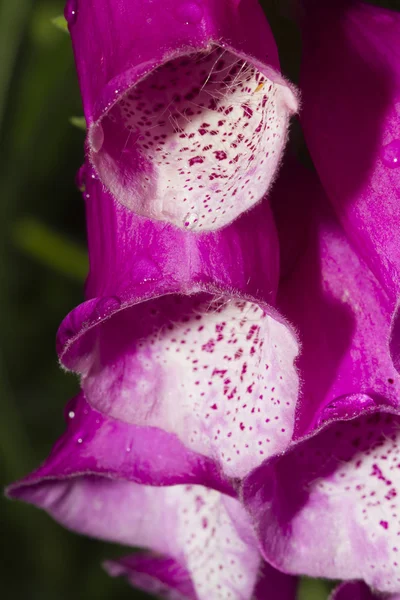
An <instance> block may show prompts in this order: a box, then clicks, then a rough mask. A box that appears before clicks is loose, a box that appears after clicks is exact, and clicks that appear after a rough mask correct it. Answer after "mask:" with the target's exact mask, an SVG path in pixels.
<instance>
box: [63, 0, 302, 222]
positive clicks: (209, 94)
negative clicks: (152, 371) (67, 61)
mask: <svg viewBox="0 0 400 600" xmlns="http://www.w3.org/2000/svg"><path fill="white" fill-rule="evenodd" d="M66 16H67V20H68V21H69V28H70V32H71V36H72V43H73V47H74V52H75V60H76V65H77V70H78V76H79V81H80V86H81V92H82V99H83V105H84V111H85V116H86V120H87V123H88V138H87V151H88V155H89V157H90V161H91V163H92V165H93V167H94V169H95V171H96V172H97V174H98V175H99V177H100V179H101V181H102V182H103V184H104V185H105V186H106V188H107V189H108V190H109V191H110V192H111V194H112V195H113V196H114V198H116V199H117V200H118V201H119V202H121V203H122V204H124V205H125V206H127V207H128V208H129V209H130V210H132V211H134V212H135V213H137V214H139V215H143V216H146V217H150V218H152V219H158V220H161V221H166V222H169V223H173V224H174V225H176V226H178V227H179V228H181V229H192V230H193V231H198V232H201V231H207V230H215V229H219V228H221V227H222V226H224V225H227V224H228V223H230V222H231V221H233V220H234V219H235V218H236V217H237V216H238V215H240V214H241V213H242V212H243V211H246V210H247V209H249V208H250V207H252V206H253V205H255V204H256V203H257V202H259V201H260V200H261V198H262V197H263V195H264V193H265V192H266V190H267V188H268V187H269V185H270V183H271V181H272V179H273V177H274V174H275V172H276V170H277V167H278V164H279V161H280V157H281V154H282V151H283V148H284V145H285V141H286V137H287V127H288V120H289V117H290V115H291V113H293V112H295V111H296V109H297V100H296V96H295V93H294V92H293V90H292V89H291V87H290V86H289V85H288V84H287V82H286V81H284V80H283V78H282V76H281V75H280V73H279V61H278V55H277V50H276V46H275V42H274V39H273V36H272V33H271V30H270V28H269V26H268V23H267V21H266V19H265V17H264V15H263V12H262V10H261V8H260V6H259V4H258V2H257V0H197V1H189V0H182V1H179V2H178V1H176V0H168V1H165V0H153V1H152V2H148V1H147V0H136V1H135V2H132V0H120V1H119V2H113V1H111V0H85V1H84V2H83V1H77V0H69V2H68V4H67V8H66Z"/></svg>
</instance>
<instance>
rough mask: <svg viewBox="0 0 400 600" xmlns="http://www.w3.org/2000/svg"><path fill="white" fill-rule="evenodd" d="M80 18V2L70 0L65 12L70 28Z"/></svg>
mask: <svg viewBox="0 0 400 600" xmlns="http://www.w3.org/2000/svg"><path fill="white" fill-rule="evenodd" d="M77 16H78V1H77V0H68V1H67V4H66V6H65V10H64V17H65V19H66V21H67V23H68V25H69V26H71V25H73V24H74V23H75V22H76V18H77Z"/></svg>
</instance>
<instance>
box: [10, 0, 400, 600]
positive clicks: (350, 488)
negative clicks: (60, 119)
mask: <svg viewBox="0 0 400 600" xmlns="http://www.w3.org/2000/svg"><path fill="white" fill-rule="evenodd" d="M300 5H301V7H302V17H303V25H302V26H303V35H304V55H303V59H302V60H303V64H302V83H301V88H302V94H303V112H302V116H301V119H302V124H303V128H304V132H305V137H306V141H307V143H308V146H309V149H310V152H311V155H312V157H313V159H314V161H315V166H316V169H317V172H318V175H319V178H320V181H319V179H318V178H317V177H316V176H315V174H314V173H312V172H306V171H305V170H303V169H301V168H300V167H299V165H298V164H297V163H294V162H293V161H291V160H290V159H288V160H287V163H286V164H285V165H284V167H283V169H282V170H281V173H280V177H279V178H278V180H277V181H276V183H275V185H274V188H273V189H272V191H270V192H269V198H270V200H271V205H270V204H269V202H268V200H267V198H264V200H263V201H261V200H262V198H263V196H264V195H265V193H266V191H267V190H269V186H270V184H271V182H272V181H273V179H274V177H275V174H276V172H277V169H278V166H279V164H280V159H281V156H282V152H283V148H284V145H285V141H286V137H287V128H288V121H289V117H290V114H291V113H293V112H295V111H296V109H297V100H296V93H295V91H294V88H292V87H291V86H290V85H288V84H287V83H286V81H285V80H284V79H283V78H282V76H281V75H280V73H279V64H278V58H277V52H276V47H275V43H274V40H273V37H272V34H271V31H270V29H269V26H268V24H267V23H266V21H265V19H264V17H263V14H262V12H261V9H260V7H259V5H258V3H257V2H256V0H203V1H200V0H198V1H188V0H186V1H182V2H181V1H179V2H178V1H176V0H164V1H163V2H161V1H159V0H136V1H133V0H118V1H113V0H96V2H95V1H94V0H86V1H85V2H76V0H75V1H74V0H70V1H69V2H68V4H67V8H66V17H67V20H68V23H69V29H70V32H71V36H72V42H73V47H74V52H75V59H76V65H77V70H78V75H79V81H80V86H81V91H82V97H83V104H84V110H85V117H86V120H87V125H88V134H87V140H86V162H85V165H84V167H82V169H81V171H80V173H79V177H78V180H79V181H78V183H79V187H80V188H81V189H82V191H83V195H84V199H85V205H86V217H87V231H88V246H89V259H90V272H89V276H88V279H87V282H86V287H85V301H84V302H83V303H82V304H81V305H80V306H78V307H76V308H75V309H74V310H72V312H71V313H70V314H69V315H68V316H67V317H66V318H65V319H64V321H63V323H62V324H61V326H60V329H59V332H58V337H57V350H58V355H59V358H60V363H61V365H62V366H63V367H64V368H65V369H67V370H70V371H73V372H75V373H77V374H78V376H79V378H80V384H81V392H80V394H79V395H78V397H77V398H75V399H74V400H73V401H72V402H71V403H70V404H69V405H68V407H67V411H66V418H67V423H68V427H67V432H66V433H65V435H64V436H63V437H62V438H61V440H60V441H59V442H58V443H57V444H56V446H55V447H54V449H53V451H52V453H51V455H50V457H49V458H48V459H47V461H46V462H45V463H44V464H43V465H42V466H41V467H40V468H39V469H38V470H37V471H35V472H34V473H32V474H30V475H28V476H27V477H26V478H25V479H23V480H22V481H20V482H17V483H16V484H14V485H12V486H11V487H10V488H9V490H8V493H9V495H10V496H11V497H13V498H20V499H23V500H26V501H28V502H31V503H33V504H35V505H37V506H39V507H41V508H44V509H45V510H47V511H48V512H49V513H50V514H51V515H52V516H53V517H54V518H55V519H57V520H58V521H60V522H61V523H62V524H64V525H65V526H67V527H69V528H71V529H73V530H75V531H78V532H80V533H85V534H88V535H91V536H94V537H98V538H101V539H106V540H110V541H114V542H119V543H123V544H127V545H130V546H141V547H143V548H144V549H145V550H146V552H145V553H139V554H133V555H131V556H128V557H127V558H122V559H120V560H117V561H114V562H108V563H106V565H105V568H106V569H107V571H108V572H109V573H110V574H111V575H112V576H124V577H125V578H126V579H127V580H128V581H129V582H130V583H132V584H133V585H136V586H138V587H140V588H143V589H144V590H146V591H150V592H154V593H157V594H159V595H161V596H163V597H168V598H172V599H175V600H209V599H211V600H214V599H215V600H218V599H221V600H250V599H251V600H264V599H265V598H266V597H270V598H271V600H294V597H295V587H296V576H297V575H308V576H312V577H326V578H331V579H335V580H336V579H337V580H341V581H343V582H344V583H342V584H341V585H340V586H339V587H338V588H337V589H336V591H335V592H334V593H333V596H332V600H347V599H350V598H352V599H356V598H358V599H359V600H373V599H375V598H383V599H384V600H399V598H400V541H399V540H400V537H399V536H400V526H399V518H400V503H399V500H398V498H399V497H400V433H399V432H400V367H399V365H400V316H398V313H399V314H400V309H398V305H399V286H400V250H399V248H400V233H399V232H400V209H399V202H398V200H399V199H398V189H400V188H399V186H400V181H399V177H400V168H397V167H398V166H400V133H399V118H398V117H399V106H400V70H399V65H398V64H397V63H399V60H398V59H399V58H400V57H399V50H398V49H399V44H398V39H400V38H399V35H400V16H399V15H397V14H395V13H392V12H390V11H385V10H381V9H376V8H373V7H371V6H367V5H363V4H361V3H359V2H355V1H354V2H353V1H352V0H339V1H337V2H336V1H334V0H332V1H330V2H327V3H325V2H322V3H321V2H317V1H316V0H303V2H301V3H300ZM94 66H95V68H94ZM374 90H379V93H374ZM321 184H322V185H321ZM256 204H257V206H255V205H256ZM249 208H252V210H251V211H248V209H249ZM388 224H390V226H389V225H388Z"/></svg>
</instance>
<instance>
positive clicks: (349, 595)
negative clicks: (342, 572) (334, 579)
mask: <svg viewBox="0 0 400 600" xmlns="http://www.w3.org/2000/svg"><path fill="white" fill-rule="evenodd" d="M399 599H400V596H399V595H398V594H394V595H393V594H389V595H387V594H385V595H384V596H382V594H379V593H378V594H374V592H373V591H372V590H370V589H369V588H368V586H367V585H365V583H362V582H359V581H351V582H349V583H343V584H342V585H339V587H337V588H336V590H335V591H334V592H333V594H332V596H331V597H330V600H399Z"/></svg>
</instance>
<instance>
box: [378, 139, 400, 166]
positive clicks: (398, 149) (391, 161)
mask: <svg viewBox="0 0 400 600" xmlns="http://www.w3.org/2000/svg"><path fill="white" fill-rule="evenodd" d="M382 161H383V163H384V165H386V167H389V168H390V169H396V168H397V167H400V140H399V139H397V140H393V141H392V142H390V143H389V144H386V146H384V147H383V149H382Z"/></svg>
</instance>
